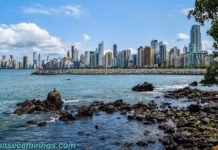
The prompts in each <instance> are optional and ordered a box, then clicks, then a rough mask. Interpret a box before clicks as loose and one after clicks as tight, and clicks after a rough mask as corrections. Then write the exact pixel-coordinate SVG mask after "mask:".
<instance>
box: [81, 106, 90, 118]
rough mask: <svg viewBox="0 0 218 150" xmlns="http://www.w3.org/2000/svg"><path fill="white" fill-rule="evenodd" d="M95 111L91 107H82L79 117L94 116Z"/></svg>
mask: <svg viewBox="0 0 218 150" xmlns="http://www.w3.org/2000/svg"><path fill="white" fill-rule="evenodd" d="M93 113H94V111H93V109H92V108H91V107H87V106H81V107H80V108H78V116H80V117H82V116H93Z"/></svg>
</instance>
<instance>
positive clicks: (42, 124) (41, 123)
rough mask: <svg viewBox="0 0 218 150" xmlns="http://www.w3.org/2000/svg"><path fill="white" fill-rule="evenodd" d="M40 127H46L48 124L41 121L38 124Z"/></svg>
mask: <svg viewBox="0 0 218 150" xmlns="http://www.w3.org/2000/svg"><path fill="white" fill-rule="evenodd" d="M37 125H38V126H39V127H44V126H45V125H46V122H45V121H40V122H38V124H37Z"/></svg>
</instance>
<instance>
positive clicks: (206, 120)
mask: <svg viewBox="0 0 218 150" xmlns="http://www.w3.org/2000/svg"><path fill="white" fill-rule="evenodd" d="M201 121H202V123H204V124H208V123H210V119H209V118H207V117H205V118H203V119H202V120H201Z"/></svg>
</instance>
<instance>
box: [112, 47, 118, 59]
mask: <svg viewBox="0 0 218 150" xmlns="http://www.w3.org/2000/svg"><path fill="white" fill-rule="evenodd" d="M117 56H118V53H117V44H114V45H113V58H117Z"/></svg>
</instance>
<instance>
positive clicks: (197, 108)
mask: <svg viewBox="0 0 218 150" xmlns="http://www.w3.org/2000/svg"><path fill="white" fill-rule="evenodd" d="M188 110H189V111H190V112H198V111H200V110H201V106H200V105H199V104H191V105H190V106H188Z"/></svg>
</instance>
